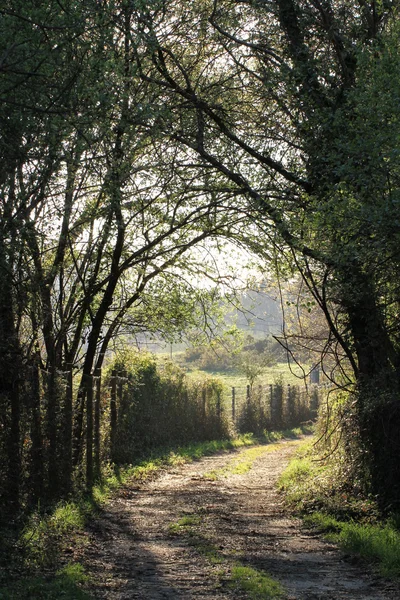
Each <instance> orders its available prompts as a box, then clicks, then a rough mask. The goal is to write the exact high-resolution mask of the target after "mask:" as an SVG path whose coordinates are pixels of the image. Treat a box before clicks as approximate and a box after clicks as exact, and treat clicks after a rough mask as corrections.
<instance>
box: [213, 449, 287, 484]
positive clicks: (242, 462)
mask: <svg viewBox="0 0 400 600" xmlns="http://www.w3.org/2000/svg"><path fill="white" fill-rule="evenodd" d="M276 450H278V445H276V444H275V445H269V446H257V447H255V448H248V449H246V450H244V451H243V452H242V453H241V454H240V457H239V458H236V457H234V458H233V459H232V460H231V461H230V462H229V463H228V464H227V465H225V467H222V468H221V469H214V470H213V471H210V472H209V473H204V475H203V477H205V479H210V480H212V481H216V480H217V479H221V478H222V477H228V476H229V475H244V474H245V473H248V472H249V471H250V469H251V468H252V466H253V464H254V461H255V460H257V458H260V456H263V454H266V453H267V452H275V451H276Z"/></svg>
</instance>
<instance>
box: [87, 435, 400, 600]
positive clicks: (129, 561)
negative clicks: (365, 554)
mask: <svg viewBox="0 0 400 600" xmlns="http://www.w3.org/2000/svg"><path fill="white" fill-rule="evenodd" d="M298 443H299V442H298V441H295V442H281V443H279V444H277V445H275V447H274V451H271V448H270V447H269V448H268V447H265V448H263V447H259V453H260V455H259V457H258V458H256V459H255V460H254V462H253V464H252V467H251V469H250V470H249V471H248V472H246V473H242V474H238V473H235V470H234V469H233V468H232V465H235V464H237V462H238V461H240V460H241V459H244V458H245V457H246V456H248V450H246V449H242V450H239V451H235V452H230V453H221V454H219V455H216V456H212V457H206V458H202V459H201V460H198V461H195V462H193V463H189V464H185V465H182V466H179V467H176V468H171V469H169V470H167V471H164V472H163V473H161V474H160V475H159V476H157V477H156V478H155V479H154V480H153V481H147V482H145V483H143V484H140V485H138V484H137V483H134V484H132V485H130V486H127V487H126V488H125V489H124V490H122V492H121V493H120V494H119V495H118V497H116V498H114V500H113V501H112V503H111V504H109V505H108V506H107V508H106V510H104V512H103V513H102V514H101V515H100V517H99V518H98V519H97V520H96V521H94V522H93V523H92V524H91V527H90V531H89V539H90V544H89V545H88V546H87V549H86V551H85V554H86V556H85V561H86V565H87V568H88V570H89V572H90V573H91V575H92V584H91V589H90V592H91V594H92V595H93V596H94V597H95V598H99V599H102V598H106V599H107V600H117V599H118V600H128V599H129V600H134V599H140V600H145V599H149V600H167V599H170V600H172V599H182V600H191V599H193V600H195V599H196V600H197V599H201V600H215V599H220V598H221V599H222V598H224V599H225V600H228V599H235V600H242V599H243V600H244V599H245V598H248V597H249V596H248V595H247V594H246V592H244V591H243V590H242V589H240V588H239V587H238V586H237V585H234V584H233V583H232V578H231V570H232V567H233V566H234V565H235V564H241V565H244V566H247V567H252V568H253V569H256V570H257V571H259V572H264V571H266V572H268V573H269V574H270V575H271V576H272V577H273V578H274V579H276V580H278V581H279V582H280V583H281V584H282V585H283V586H284V589H285V590H286V596H285V598H286V599H287V600H289V599H290V600H328V599H329V600H342V599H346V600H359V599H364V600H395V599H399V598H400V589H399V587H398V586H397V584H395V583H391V582H388V581H386V580H384V579H382V578H380V577H378V576H377V575H376V574H375V573H374V572H373V570H372V568H371V567H370V566H368V565H365V564H363V563H362V562H360V561H358V560H356V559H354V558H351V557H348V556H346V555H344V554H343V553H342V552H341V551H340V550H338V548H337V547H336V546H335V545H333V544H331V543H329V542H327V541H324V540H323V539H322V538H321V536H319V535H316V534H315V533H313V532H312V531H310V530H307V529H305V528H304V527H303V526H302V524H301V521H300V520H298V519H296V518H293V517H291V516H290V515H288V514H287V511H285V509H284V507H283V505H282V498H281V496H280V495H279V493H278V491H277V490H276V486H275V483H276V480H277V478H278V477H279V475H280V473H281V472H282V470H283V469H284V468H285V466H286V464H287V463H288V461H289V459H290V457H291V456H292V454H293V453H294V452H295V450H296V446H297V445H298ZM264 450H265V451H264ZM246 452H247V454H246ZM230 465H231V468H229V466H230ZM224 469H225V470H224ZM185 523H186V525H185Z"/></svg>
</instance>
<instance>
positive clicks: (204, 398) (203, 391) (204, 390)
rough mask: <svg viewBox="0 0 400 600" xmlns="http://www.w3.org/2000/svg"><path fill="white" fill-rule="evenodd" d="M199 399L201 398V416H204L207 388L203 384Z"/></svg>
mask: <svg viewBox="0 0 400 600" xmlns="http://www.w3.org/2000/svg"><path fill="white" fill-rule="evenodd" d="M201 399H202V403H203V417H204V418H205V417H206V406H207V389H206V387H205V386H203V389H202V390H201Z"/></svg>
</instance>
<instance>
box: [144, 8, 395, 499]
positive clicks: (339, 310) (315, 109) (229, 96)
mask: <svg viewBox="0 0 400 600" xmlns="http://www.w3.org/2000/svg"><path fill="white" fill-rule="evenodd" d="M396 9H397V3H396V2H391V1H382V2H379V3H377V2H356V1H354V2H342V1H337V2H333V1H330V0H326V1H325V0H324V1H322V0H304V1H301V2H300V1H296V0H275V1H270V2H259V1H257V0H254V1H253V0H248V1H247V0H245V1H243V2H240V3H237V2H231V1H230V0H214V1H213V2H207V1H206V2H204V1H200V0H199V1H198V2H194V3H191V4H190V6H188V5H184V6H182V5H181V4H180V3H177V2H175V1H173V0H171V1H170V2H163V3H162V10H161V5H159V4H158V3H155V4H154V5H152V6H151V7H149V8H146V9H144V8H141V9H137V12H138V16H137V19H138V22H139V24H140V26H141V36H142V40H143V41H144V42H145V43H146V47H140V48H139V49H138V52H137V56H136V60H137V64H138V68H139V70H140V73H141V77H142V79H143V81H144V82H146V83H147V84H148V85H149V87H150V88H151V89H153V90H155V91H154V94H155V95H156V94H157V93H158V94H159V98H160V100H159V105H158V117H157V118H158V122H159V124H160V127H162V128H163V130H164V134H165V135H166V136H168V138H169V139H170V141H171V144H172V143H175V144H177V145H178V147H179V146H182V145H183V146H184V147H186V148H187V149H188V152H191V156H192V157H193V158H191V159H190V160H191V161H192V162H193V161H194V160H195V158H194V157H195V156H197V157H198V160H200V161H201V162H202V163H203V164H204V166H205V169H206V172H207V176H208V179H209V180H210V179H211V178H212V177H214V178H215V179H214V181H215V182H216V184H218V185H221V182H225V185H226V186H230V187H231V189H232V190H234V191H235V192H236V194H237V197H238V201H237V206H238V207H239V206H240V207H241V208H244V206H245V207H246V208H245V209H244V210H245V212H246V214H249V213H251V215H252V218H253V220H254V223H256V224H257V226H258V227H259V228H260V234H261V235H262V238H259V239H256V240H255V239H254V236H249V238H250V239H248V243H249V247H251V248H252V249H253V250H255V251H258V252H260V254H261V255H263V256H268V255H271V250H273V249H274V248H275V249H278V250H279V252H280V254H281V258H280V261H281V262H283V260H284V258H283V256H285V255H286V258H287V259H288V261H287V267H286V268H287V269H288V270H289V271H290V270H292V269H294V268H295V269H297V270H299V271H300V273H301V276H302V277H303V280H304V282H305V284H306V285H307V286H308V288H309V289H310V291H311V293H312V295H313V297H314V299H315V300H316V302H317V303H318V305H319V306H320V307H321V309H322V310H323V312H324V314H325V317H326V319H327V322H328V324H329V327H330V330H331V334H332V335H333V336H334V337H335V339H336V340H337V342H338V344H339V345H340V346H341V348H342V351H343V353H344V354H345V355H346V358H347V361H348V363H349V365H350V369H351V372H352V378H353V380H354V382H355V388H354V391H355V393H356V395H357V415H356V416H357V419H358V423H359V436H360V441H361V443H362V445H363V446H364V450H365V454H364V457H365V459H366V464H367V467H368V469H369V470H370V474H371V481H372V489H373V490H374V492H375V493H377V494H379V497H380V499H381V502H382V506H384V507H390V506H395V505H396V503H397V502H398V501H399V499H400V484H399V481H400V477H399V476H400V461H399V460H398V458H397V457H398V456H399V455H400V452H399V451H400V447H399V442H398V435H397V433H396V432H397V431H398V429H399V425H400V411H399V405H398V397H399V344H398V341H399V340H398V336H397V333H396V332H397V331H398V311H397V307H398V294H397V290H398V286H397V283H396V281H397V280H398V259H399V254H398V248H399V246H398V243H397V242H398V228H397V226H396V225H395V224H396V223H398V203H397V197H398V166H399V165H398V156H397V152H396V147H397V142H396V140H397V139H398V104H396V103H395V102H394V98H395V97H396V95H397V94H398V90H397V87H398V83H397V78H394V77H393V76H392V74H393V73H394V72H396V69H397V67H398V56H399V52H398V32H397V24H396V17H397V13H396ZM383 82H384V84H385V87H384V88H383V89H385V92H386V90H387V89H389V90H390V93H389V96H388V98H384V97H382V96H383V92H382V87H381V85H382V83H383ZM156 90H157V91H156ZM165 106H167V107H168V109H167V110H166V109H165V108H164V107H165ZM365 117H367V118H365ZM377 128H379V135H377ZM245 238H246V235H245V232H243V231H242V232H241V233H240V236H239V239H240V240H241V241H242V242H244V241H245Z"/></svg>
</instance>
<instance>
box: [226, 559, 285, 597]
mask: <svg viewBox="0 0 400 600" xmlns="http://www.w3.org/2000/svg"><path fill="white" fill-rule="evenodd" d="M231 580H232V583H231V586H232V587H234V588H236V589H240V590H242V591H244V592H247V594H248V596H249V598H251V600H273V599H275V598H282V597H283V596H284V589H283V587H282V586H281V584H280V583H279V582H278V581H275V580H274V579H272V577H270V575H268V574H267V573H265V572H264V571H259V570H257V569H253V568H252V567H245V566H243V565H235V566H234V567H233V568H232V572H231Z"/></svg>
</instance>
